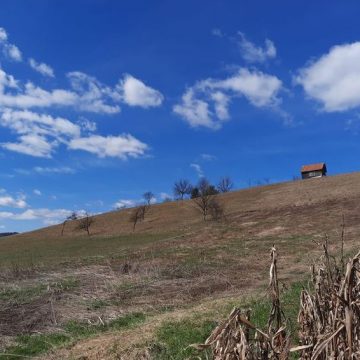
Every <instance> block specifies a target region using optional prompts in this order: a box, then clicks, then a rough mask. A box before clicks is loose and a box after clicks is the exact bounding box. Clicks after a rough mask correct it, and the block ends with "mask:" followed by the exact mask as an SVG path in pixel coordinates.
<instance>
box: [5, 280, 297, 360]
mask: <svg viewBox="0 0 360 360" xmlns="http://www.w3.org/2000/svg"><path fill="white" fill-rule="evenodd" d="M303 286H304V284H303V283H296V284H294V285H292V286H291V287H290V288H289V289H288V290H285V291H284V292H283V294H282V305H283V309H284V312H285V314H286V316H287V317H288V319H289V328H290V331H291V332H293V333H296V332H297V328H296V317H297V314H298V311H299V295H300V292H301V289H302V288H303ZM234 305H237V306H238V305H239V304H238V303H237V304H236V303H235V302H234V300H232V301H231V302H229V301H228V302H225V303H224V304H222V305H220V308H218V309H216V310H215V311H216V313H214V312H211V311H210V309H209V310H207V311H205V312H204V313H196V314H194V313H193V315H191V316H190V317H186V318H184V319H182V320H179V321H166V322H164V323H162V324H161V325H160V326H159V327H158V328H157V329H156V332H155V334H154V339H153V341H152V342H151V344H148V345H149V348H150V352H151V355H152V357H153V358H154V359H157V360H184V359H195V358H197V359H211V356H210V353H209V352H208V353H206V352H202V353H199V352H198V351H197V350H195V349H194V348H192V347H190V345H191V344H194V343H202V342H204V341H205V340H206V338H207V337H208V336H209V335H210V333H211V332H212V330H213V329H214V328H215V327H216V325H217V322H216V321H215V320H214V319H222V320H223V319H225V318H226V317H227V315H228V314H229V312H230V311H231V308H232V307H233V306H234ZM240 306H241V307H242V308H244V309H245V308H251V309H252V312H251V313H252V318H251V321H252V322H253V323H254V324H255V325H256V326H257V327H259V328H263V329H264V328H266V324H267V319H268V315H269V312H270V309H271V303H270V301H269V300H268V299H266V298H265V297H264V298H260V299H257V300H252V299H250V300H248V301H245V302H244V303H243V304H241V305H240ZM146 318H147V316H146V315H145V314H144V313H133V314H129V315H127V316H124V317H121V318H118V319H115V320H113V321H111V322H109V323H108V324H105V325H103V324H98V325H89V324H87V323H79V322H75V321H74V322H69V323H68V324H66V326H65V327H64V329H63V331H62V332H58V333H51V334H38V335H24V336H18V337H17V338H16V343H15V345H13V346H11V347H8V348H7V349H6V351H5V352H4V353H0V359H6V360H13V359H19V358H22V357H25V358H26V357H34V356H37V355H40V354H43V353H47V352H49V351H52V350H55V349H56V348H59V347H64V346H67V345H71V344H75V343H76V342H77V341H79V340H82V339H86V338H90V337H94V336H97V335H99V334H102V333H105V332H111V333H112V332H117V331H122V330H126V329H129V328H132V327H136V326H140V325H141V324H142V323H143V322H144V321H145V320H146ZM150 320H151V319H150Z"/></svg>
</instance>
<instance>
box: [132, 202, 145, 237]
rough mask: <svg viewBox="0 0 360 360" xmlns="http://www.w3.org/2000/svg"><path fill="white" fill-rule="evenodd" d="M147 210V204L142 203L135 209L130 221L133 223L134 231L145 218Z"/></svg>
mask: <svg viewBox="0 0 360 360" xmlns="http://www.w3.org/2000/svg"><path fill="white" fill-rule="evenodd" d="M146 210H147V206H146V205H141V206H138V207H136V208H134V209H133V211H132V213H131V215H130V219H129V220H130V222H131V223H132V224H133V231H135V227H136V224H137V223H138V222H140V221H143V220H145V213H146Z"/></svg>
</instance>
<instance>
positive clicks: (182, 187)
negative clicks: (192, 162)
mask: <svg viewBox="0 0 360 360" xmlns="http://www.w3.org/2000/svg"><path fill="white" fill-rule="evenodd" d="M192 189H193V187H192V185H191V184H190V182H189V181H188V180H186V179H181V180H179V181H177V182H175V184H174V195H175V197H176V198H178V199H180V200H183V199H184V196H185V195H191V192H192Z"/></svg>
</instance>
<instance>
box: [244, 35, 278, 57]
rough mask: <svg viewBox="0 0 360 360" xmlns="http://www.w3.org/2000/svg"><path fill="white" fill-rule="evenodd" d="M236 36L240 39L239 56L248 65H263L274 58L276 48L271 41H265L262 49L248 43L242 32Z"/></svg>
mask: <svg viewBox="0 0 360 360" xmlns="http://www.w3.org/2000/svg"><path fill="white" fill-rule="evenodd" d="M238 35H239V37H240V39H239V41H238V45H239V47H240V51H241V56H242V57H243V59H244V60H245V61H247V62H249V63H264V62H266V61H267V60H268V59H273V58H275V57H276V47H275V45H274V43H273V42H272V41H271V40H269V39H266V40H265V45H264V47H261V46H256V45H255V44H254V43H252V42H251V41H249V40H248V39H247V38H246V37H245V34H243V33H242V32H239V33H238Z"/></svg>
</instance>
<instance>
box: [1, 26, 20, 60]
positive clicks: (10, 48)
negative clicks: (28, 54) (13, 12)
mask: <svg viewBox="0 0 360 360" xmlns="http://www.w3.org/2000/svg"><path fill="white" fill-rule="evenodd" d="M0 46H1V47H2V52H3V54H4V55H5V56H6V57H7V58H9V59H10V60H13V61H22V54H21V51H20V49H19V48H18V47H17V46H15V45H14V44H11V43H9V41H8V34H7V32H6V30H5V29H4V28H2V27H0Z"/></svg>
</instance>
